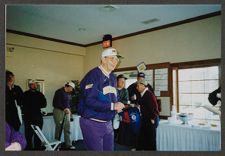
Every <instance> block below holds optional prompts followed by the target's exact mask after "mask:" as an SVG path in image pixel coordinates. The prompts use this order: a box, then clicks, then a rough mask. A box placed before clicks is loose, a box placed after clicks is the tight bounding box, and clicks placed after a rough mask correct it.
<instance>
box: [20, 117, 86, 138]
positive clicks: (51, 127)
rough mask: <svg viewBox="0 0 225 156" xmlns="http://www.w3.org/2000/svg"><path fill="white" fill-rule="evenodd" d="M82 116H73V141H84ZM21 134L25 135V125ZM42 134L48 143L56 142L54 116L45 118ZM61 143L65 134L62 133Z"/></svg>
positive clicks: (21, 129)
mask: <svg viewBox="0 0 225 156" xmlns="http://www.w3.org/2000/svg"><path fill="white" fill-rule="evenodd" d="M79 120H80V116H78V115H76V114H73V122H71V140H72V141H77V140H83V135H82V132H81V129H80V122H79ZM20 132H21V133H23V134H25V133H24V124H22V126H21V128H20ZM42 132H43V134H44V135H45V137H46V138H47V140H48V141H54V140H55V122H54V120H53V116H44V117H43V128H42ZM61 141H64V134H63V133H62V137H61Z"/></svg>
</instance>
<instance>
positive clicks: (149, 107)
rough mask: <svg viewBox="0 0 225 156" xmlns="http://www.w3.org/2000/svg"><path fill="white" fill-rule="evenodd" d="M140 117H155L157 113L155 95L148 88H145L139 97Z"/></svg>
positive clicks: (149, 118)
mask: <svg viewBox="0 0 225 156" xmlns="http://www.w3.org/2000/svg"><path fill="white" fill-rule="evenodd" d="M138 104H140V109H141V116H142V119H147V120H151V119H153V120H154V119H155V118H156V117H157V116H158V115H159V110H158V105H157V101H156V97H155V96H154V95H153V93H152V92H151V91H150V90H147V91H146V92H145V93H144V95H143V96H142V97H141V98H140V99H139V101H138Z"/></svg>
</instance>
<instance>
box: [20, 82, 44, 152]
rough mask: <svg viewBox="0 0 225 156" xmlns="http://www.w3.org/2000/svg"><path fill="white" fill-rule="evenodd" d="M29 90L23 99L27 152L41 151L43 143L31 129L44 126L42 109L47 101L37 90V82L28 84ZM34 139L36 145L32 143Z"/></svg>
mask: <svg viewBox="0 0 225 156" xmlns="http://www.w3.org/2000/svg"><path fill="white" fill-rule="evenodd" d="M28 85H29V90H27V91H25V92H24V97H23V113H24V126H25V137H26V140H27V147H26V150H31V149H33V148H34V149H36V150H40V149H41V141H40V139H39V138H38V137H37V136H36V134H35V133H34V131H33V130H32V128H31V125H37V126H38V127H39V128H40V129H42V126H43V117H42V113H41V108H45V107H46V105H47V101H46V98H45V96H44V95H43V94H42V93H41V92H39V91H38V90H37V82H36V81H35V80H30V81H29V82H28ZM33 137H34V145H33V143H32V140H33Z"/></svg>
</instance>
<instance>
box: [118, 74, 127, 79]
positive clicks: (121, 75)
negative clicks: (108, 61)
mask: <svg viewBox="0 0 225 156" xmlns="http://www.w3.org/2000/svg"><path fill="white" fill-rule="evenodd" d="M120 78H124V79H125V80H127V78H126V77H125V76H124V75H123V74H120V75H118V76H117V80H118V79H120Z"/></svg>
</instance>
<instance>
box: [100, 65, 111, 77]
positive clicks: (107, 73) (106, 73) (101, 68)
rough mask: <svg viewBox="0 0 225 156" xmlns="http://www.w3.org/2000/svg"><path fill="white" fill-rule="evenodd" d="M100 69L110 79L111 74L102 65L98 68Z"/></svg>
mask: <svg viewBox="0 0 225 156" xmlns="http://www.w3.org/2000/svg"><path fill="white" fill-rule="evenodd" d="M98 67H99V69H100V70H101V71H102V73H103V74H104V75H105V76H107V77H109V74H110V72H107V71H106V70H105V69H104V68H103V67H102V65H100V66H98Z"/></svg>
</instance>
